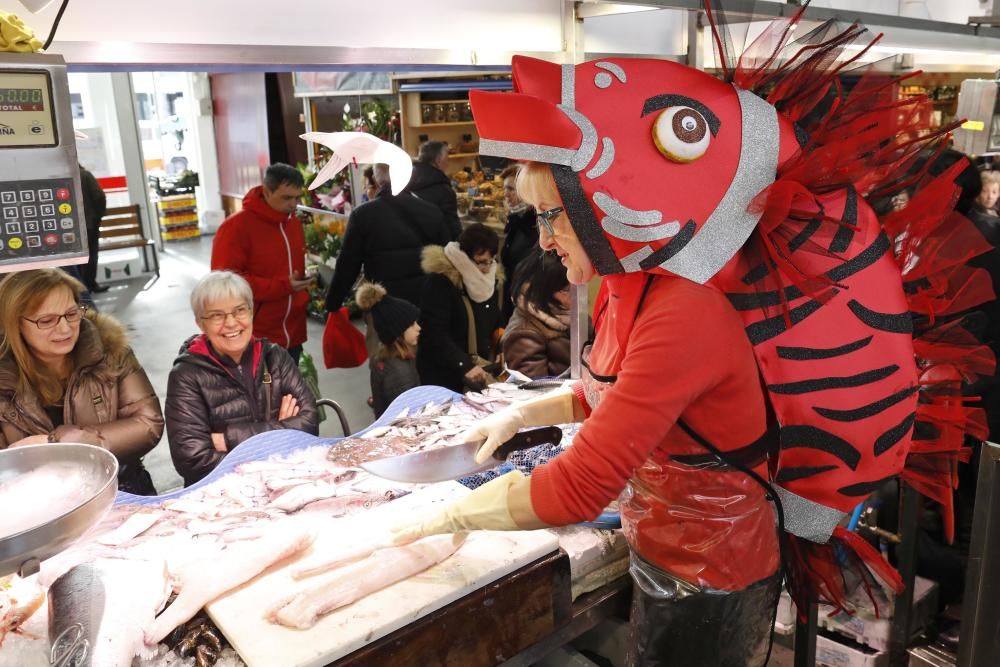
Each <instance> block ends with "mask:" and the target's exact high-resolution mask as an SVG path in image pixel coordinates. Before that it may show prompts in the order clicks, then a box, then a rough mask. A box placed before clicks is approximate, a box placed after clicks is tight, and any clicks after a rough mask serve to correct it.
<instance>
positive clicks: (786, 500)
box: [774, 485, 847, 544]
mask: <svg viewBox="0 0 1000 667" xmlns="http://www.w3.org/2000/svg"><path fill="white" fill-rule="evenodd" d="M774 490H775V492H776V493H777V494H778V499H779V500H780V501H781V509H782V511H783V512H784V513H785V530H786V531H788V532H789V533H791V534H792V535H795V536H797V537H801V538H802V539H805V540H809V541H811V542H816V543H817V544H826V543H827V542H828V541H829V540H830V536H831V535H832V534H833V529H834V528H836V527H837V524H839V523H840V521H841V520H842V519H843V518H844V517H845V516H847V514H845V513H844V512H841V511H840V510H836V509H833V508H832V507H827V506H826V505H820V504H819V503H814V502H813V501H811V500H807V499H805V498H803V497H802V496H799V495H796V494H794V493H792V492H791V491H788V490H787V489H783V488H781V487H780V486H777V485H775V487H774Z"/></svg>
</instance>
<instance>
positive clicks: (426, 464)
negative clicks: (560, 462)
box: [361, 426, 562, 484]
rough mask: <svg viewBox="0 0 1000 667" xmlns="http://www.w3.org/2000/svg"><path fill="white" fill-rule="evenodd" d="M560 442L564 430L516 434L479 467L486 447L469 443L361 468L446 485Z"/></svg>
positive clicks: (395, 477)
mask: <svg viewBox="0 0 1000 667" xmlns="http://www.w3.org/2000/svg"><path fill="white" fill-rule="evenodd" d="M560 440H562V429H561V428H559V427H558V426H545V427H543V428H535V429H531V430H528V431H521V432H520V433H518V434H516V435H515V436H514V437H513V438H511V439H510V440H508V441H507V442H505V443H503V444H502V445H500V446H499V447H497V449H496V451H495V452H493V456H492V457H491V458H490V459H488V460H487V461H486V462H485V463H476V452H478V451H479V448H480V447H481V446H482V444H483V443H481V442H466V443H463V444H461V445H451V446H449V447H439V448H437V449H428V450H427V451H423V452H414V453H413V454H403V455H402V456H393V457H390V458H385V459H377V460H375V461H367V462H365V463H362V464H361V467H362V468H363V469H364V470H367V471H368V472H370V473H371V474H373V475H376V476H378V477H383V478H385V479H391V480H393V481H396V482H409V483H413V484H428V483H431V482H445V481H448V480H451V479H459V478H461V477H466V476H468V475H474V474H476V473H477V472H483V471H484V470H490V469H492V468H495V467H497V466H498V465H500V464H501V463H502V462H504V461H506V460H507V457H508V456H510V455H511V454H513V453H514V452H518V451H521V450H523V449H530V448H532V447H537V446H539V445H549V444H558V443H559V441H560Z"/></svg>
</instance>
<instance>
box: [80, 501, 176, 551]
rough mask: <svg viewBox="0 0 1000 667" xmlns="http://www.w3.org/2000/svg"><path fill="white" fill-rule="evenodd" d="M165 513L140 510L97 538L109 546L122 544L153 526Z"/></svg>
mask: <svg viewBox="0 0 1000 667" xmlns="http://www.w3.org/2000/svg"><path fill="white" fill-rule="evenodd" d="M163 514H164V512H161V511H159V510H153V511H152V512H143V511H138V512H136V513H135V514H133V515H132V516H130V517H129V518H127V519H125V522H124V523H123V524H122V525H120V526H118V527H117V528H115V529H114V530H112V531H109V532H107V533H104V534H103V535H99V536H98V537H97V538H96V539H97V541H98V542H100V543H101V544H106V545H108V546H112V547H118V546H121V545H123V544H125V543H126V542H128V541H129V540H131V539H133V538H135V537H138V536H139V535H142V534H143V533H144V532H146V531H147V530H149V529H150V528H152V527H153V524H155V523H156V522H157V521H159V520H160V517H162V516H163Z"/></svg>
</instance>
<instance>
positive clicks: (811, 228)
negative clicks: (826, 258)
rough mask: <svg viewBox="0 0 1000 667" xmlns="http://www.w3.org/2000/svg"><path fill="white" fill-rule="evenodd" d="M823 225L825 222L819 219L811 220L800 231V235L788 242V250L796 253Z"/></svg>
mask: <svg viewBox="0 0 1000 667" xmlns="http://www.w3.org/2000/svg"><path fill="white" fill-rule="evenodd" d="M821 224H823V221H822V220H820V219H819V218H813V219H812V220H810V221H809V222H808V223H807V224H806V226H805V227H803V228H802V230H801V231H799V233H798V234H796V235H795V236H793V237H792V240H791V241H789V242H788V249H789V250H790V251H791V252H795V251H796V250H798V249H799V248H801V247H802V244H803V243H805V242H806V241H808V240H809V239H810V238H811V237H812V235H813V234H815V233H816V231H817V230H818V229H819V226H820V225H821Z"/></svg>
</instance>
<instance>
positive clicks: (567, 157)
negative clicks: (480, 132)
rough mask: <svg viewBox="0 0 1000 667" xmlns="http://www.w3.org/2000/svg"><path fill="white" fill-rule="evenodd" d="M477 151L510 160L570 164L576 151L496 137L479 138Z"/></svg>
mask: <svg viewBox="0 0 1000 667" xmlns="http://www.w3.org/2000/svg"><path fill="white" fill-rule="evenodd" d="M479 153H480V154H482V155H493V156H496V157H505V158H509V159H511V160H533V161H535V162H548V163H549V164H561V165H564V166H566V167H568V166H570V163H571V162H572V161H573V157H574V156H575V155H576V151H575V150H573V149H571V148H556V147H555V146H542V145H541V144H528V143H523V142H520V141H499V140H497V139H480V140H479Z"/></svg>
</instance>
